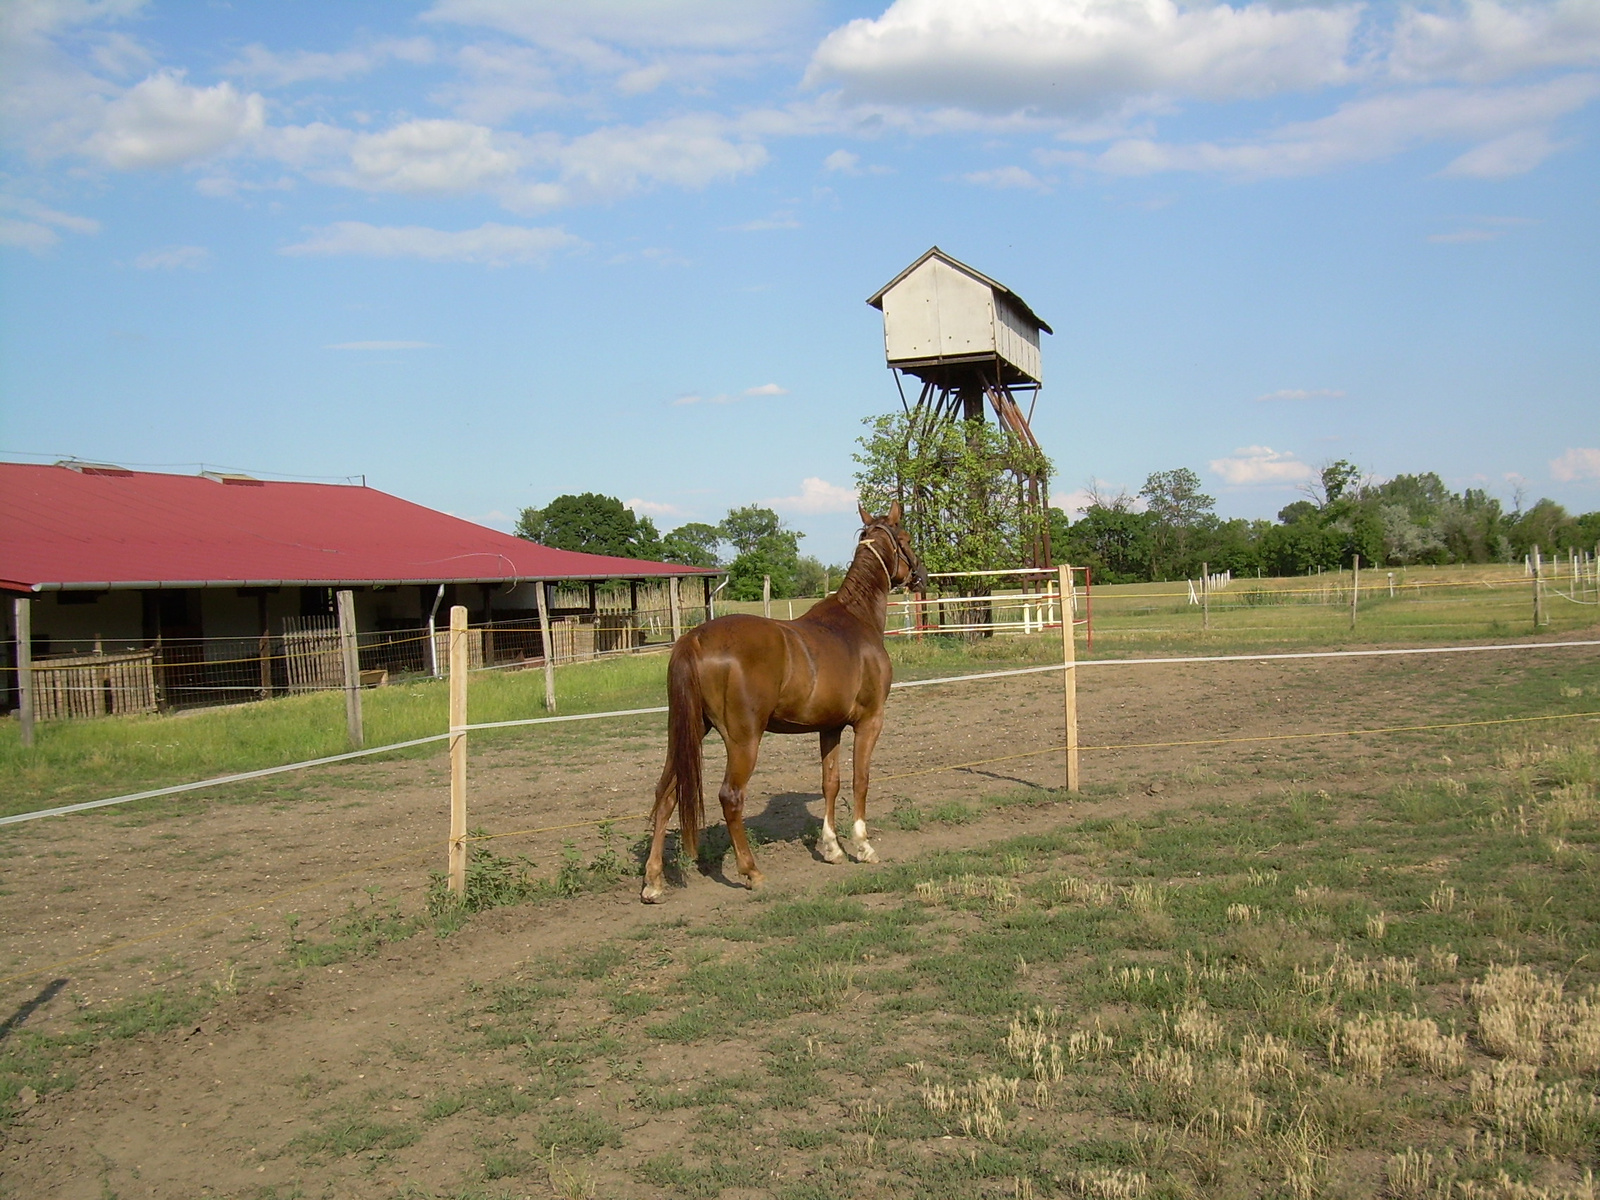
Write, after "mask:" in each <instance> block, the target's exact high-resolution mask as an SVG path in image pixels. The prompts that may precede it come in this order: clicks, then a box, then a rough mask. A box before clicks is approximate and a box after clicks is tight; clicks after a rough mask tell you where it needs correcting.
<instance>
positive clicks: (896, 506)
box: [889, 500, 901, 525]
mask: <svg viewBox="0 0 1600 1200" xmlns="http://www.w3.org/2000/svg"><path fill="white" fill-rule="evenodd" d="M900 515H901V508H900V501H898V500H896V501H895V502H894V503H893V504H891V505H890V506H889V524H891V525H898V524H900Z"/></svg>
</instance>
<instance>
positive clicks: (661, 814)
mask: <svg viewBox="0 0 1600 1200" xmlns="http://www.w3.org/2000/svg"><path fill="white" fill-rule="evenodd" d="M676 786H677V785H676V781H675V780H674V778H673V770H672V755H671V754H668V755H667V765H666V766H665V767H663V768H662V770H661V782H660V783H658V784H656V802H655V806H654V807H653V808H652V809H651V810H650V820H651V822H652V824H653V825H654V832H653V834H652V836H651V838H650V857H649V859H647V860H646V862H645V865H644V888H643V890H642V891H640V893H639V899H641V900H643V901H644V902H645V903H646V904H656V903H658V902H659V901H660V899H661V897H662V894H663V893H664V892H665V891H666V888H665V887H664V886H663V880H662V872H661V848H662V846H663V845H664V844H665V843H666V840H667V822H668V821H669V820H670V819H671V818H672V810H673V809H674V808H675V807H676V806H677V794H676Z"/></svg>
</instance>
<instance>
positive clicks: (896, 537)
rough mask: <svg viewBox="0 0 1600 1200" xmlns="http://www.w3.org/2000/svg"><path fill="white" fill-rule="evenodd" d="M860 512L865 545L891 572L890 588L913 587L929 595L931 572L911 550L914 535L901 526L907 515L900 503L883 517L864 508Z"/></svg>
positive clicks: (890, 508) (862, 505)
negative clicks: (903, 518) (902, 518)
mask: <svg viewBox="0 0 1600 1200" xmlns="http://www.w3.org/2000/svg"><path fill="white" fill-rule="evenodd" d="M857 509H858V511H859V512H860V514H861V526H862V528H861V539H860V540H861V543H862V544H863V545H866V546H870V547H871V548H872V550H873V552H874V553H875V554H877V555H878V557H879V560H880V561H881V562H882V563H883V567H884V570H886V571H888V572H889V586H890V587H906V586H908V585H909V586H910V587H912V588H914V589H915V590H916V591H919V592H924V591H927V590H928V572H927V571H925V570H924V569H923V566H922V560H921V559H920V558H918V557H917V552H916V551H915V550H913V549H912V548H911V535H910V534H908V533H907V532H906V531H905V527H904V526H903V525H901V523H900V518H901V516H902V515H903V514H902V512H901V509H900V501H898V500H896V501H895V502H894V503H893V504H891V505H890V506H889V511H888V513H887V514H885V515H884V516H881V517H875V516H873V515H872V514H871V513H869V512H868V511H867V507H866V505H864V504H861V505H857Z"/></svg>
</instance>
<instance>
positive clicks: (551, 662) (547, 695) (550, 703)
mask: <svg viewBox="0 0 1600 1200" xmlns="http://www.w3.org/2000/svg"><path fill="white" fill-rule="evenodd" d="M538 586H539V639H540V644H541V645H542V646H543V647H544V707H545V711H546V712H555V710H556V647H555V642H554V641H552V640H551V638H550V604H549V601H548V600H546V599H545V591H546V589H547V588H548V586H549V585H548V584H547V583H546V582H545V581H544V580H543V579H541V580H539V584H538ZM450 611H451V613H452V614H454V612H455V609H451V610H450ZM454 619H455V618H454V616H453V615H452V617H451V620H454Z"/></svg>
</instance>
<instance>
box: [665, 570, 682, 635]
mask: <svg viewBox="0 0 1600 1200" xmlns="http://www.w3.org/2000/svg"><path fill="white" fill-rule="evenodd" d="M667 595H668V596H669V597H670V598H671V604H672V642H673V644H674V645H676V644H677V642H678V639H679V638H681V637H682V636H683V605H681V604H680V603H678V577H677V576H676V575H674V576H673V577H672V578H671V579H669V580H667Z"/></svg>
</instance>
